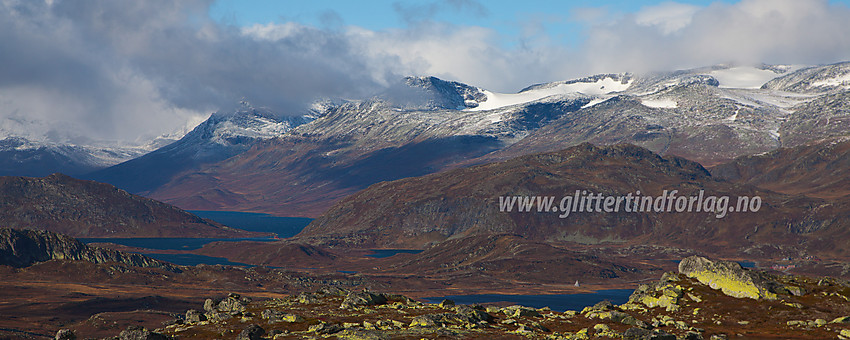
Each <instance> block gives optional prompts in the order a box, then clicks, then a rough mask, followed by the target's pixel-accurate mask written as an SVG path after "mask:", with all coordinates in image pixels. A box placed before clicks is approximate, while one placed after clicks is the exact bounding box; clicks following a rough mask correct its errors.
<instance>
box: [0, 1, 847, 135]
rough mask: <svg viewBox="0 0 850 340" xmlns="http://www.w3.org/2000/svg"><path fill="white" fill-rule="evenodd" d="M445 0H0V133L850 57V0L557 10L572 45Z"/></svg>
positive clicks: (165, 125)
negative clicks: (405, 84)
mask: <svg viewBox="0 0 850 340" xmlns="http://www.w3.org/2000/svg"><path fill="white" fill-rule="evenodd" d="M446 3H448V5H446V4H444V3H442V2H435V3H434V6H431V7H427V8H426V9H427V10H422V11H420V12H422V13H423V14H422V15H423V16H422V17H418V18H417V17H416V11H413V10H411V7H409V6H404V5H398V9H397V11H398V13H399V15H400V16H402V17H403V18H402V19H403V20H404V22H406V23H407V26H405V27H399V28H394V29H386V30H380V31H376V30H369V29H366V28H362V27H357V26H350V25H345V23H344V22H340V19H339V18H338V17H336V16H333V15H332V14H333V13H326V14H327V15H328V16H329V17H333V18H331V19H333V20H331V21H334V22H335V24H334V25H327V26H326V27H311V26H306V25H303V24H299V23H296V22H286V23H270V24H264V25H262V24H257V25H253V26H248V27H235V26H232V25H228V24H226V23H222V22H219V21H215V20H212V19H211V18H210V17H209V14H208V13H209V9H210V6H211V2H209V1H199V0H187V1H177V2H171V1H46V2H37V1H16V0H0V46H4V47H3V49H2V51H0V65H3V67H0V137H6V136H8V135H15V134H17V135H24V136H25V137H31V138H46V139H48V140H52V141H56V142H68V141H70V142H76V143H85V142H86V141H87V140H89V139H94V140H119V141H124V142H129V143H132V142H140V141H144V140H145V139H146V138H151V137H154V136H157V135H160V134H163V133H170V132H174V130H175V129H180V128H184V129H185V128H191V126H192V124H194V123H197V122H198V121H199V119H203V118H204V117H206V116H207V115H209V113H210V112H212V111H214V110H217V109H219V108H225V107H230V106H233V104H234V103H235V102H236V101H238V100H240V99H243V98H244V99H247V100H249V101H251V102H252V103H254V104H255V105H261V106H267V107H270V108H272V109H273V110H275V111H276V112H279V113H280V114H281V115H300V114H302V113H304V109H305V105H306V103H309V102H310V101H312V100H314V99H317V98H324V97H342V98H360V97H363V96H367V95H369V94H372V93H375V92H377V91H379V90H380V89H381V87H382V86H385V85H387V84H390V83H392V82H394V81H395V80H397V79H398V78H399V77H401V76H405V75H436V76H438V77H442V78H446V79H450V80H457V81H461V82H465V83H469V84H473V85H476V86H483V87H486V88H489V89H493V90H497V91H511V92H512V91H516V90H518V89H520V88H523V87H525V86H527V85H529V84H532V83H539V82H545V81H553V80H563V79H568V78H572V77H577V76H583V75H588V74H592V73H600V72H622V71H632V72H642V71H651V70H669V69H673V68H687V67H696V66H704V65H711V64H716V63H727V62H736V63H758V62H767V63H800V64H821V63H831V62H837V61H841V60H848V59H850V27H848V25H846V23H845V22H846V19H847V18H850V9H848V8H847V7H846V6H845V5H841V4H831V3H829V2H827V1H821V0H810V1H798V0H787V1H786V0H749V1H742V2H739V3H735V4H725V3H715V4H712V5H709V6H704V7H701V6H694V5H686V4H679V3H675V2H666V3H661V4H659V5H654V6H649V7H644V8H643V9H641V10H640V11H638V12H636V13H617V12H613V11H611V10H610V9H605V8H594V9H587V10H577V11H576V12H575V13H562V14H555V15H556V16H558V17H559V18H561V19H560V20H569V21H574V22H577V23H580V24H581V25H582V26H583V32H584V34H585V36H584V37H582V39H581V41H583V42H582V43H580V44H579V45H578V46H577V47H576V46H568V45H567V44H564V43H563V42H562V41H561V40H560V39H559V38H558V37H557V35H556V34H554V33H552V32H547V31H545V30H542V31H541V30H538V31H535V32H534V34H530V35H528V36H523V37H522V38H521V39H520V41H507V42H506V39H507V38H506V37H503V36H500V34H499V33H498V31H497V30H494V29H493V28H489V27H478V26H460V25H456V24H451V23H446V22H441V21H439V20H438V18H439V16H438V15H437V14H435V13H437V12H439V11H445V10H451V9H453V8H456V9H458V10H466V11H470V12H474V13H475V15H487V12H488V10H487V6H486V5H487V3H486V2H484V3H475V2H472V1H461V2H457V1H454V2H446ZM548 14H550V15H551V14H552V13H548ZM329 20H330V19H329ZM525 24H527V25H532V26H533V24H534V23H533V22H532V23H525Z"/></svg>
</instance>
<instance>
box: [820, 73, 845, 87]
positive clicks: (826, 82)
mask: <svg viewBox="0 0 850 340" xmlns="http://www.w3.org/2000/svg"><path fill="white" fill-rule="evenodd" d="M818 86H840V87H844V88H850V73H845V74H842V75H839V76H835V77H832V78H826V79H821V80H818V81H816V82H813V83H812V85H811V87H818Z"/></svg>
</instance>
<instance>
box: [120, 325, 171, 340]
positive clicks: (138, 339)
mask: <svg viewBox="0 0 850 340" xmlns="http://www.w3.org/2000/svg"><path fill="white" fill-rule="evenodd" d="M168 339H171V338H170V337H167V336H165V335H162V334H159V333H156V332H151V331H149V330H148V329H147V328H144V327H140V326H130V327H127V329H125V330H123V331H121V333H120V334H118V340H168Z"/></svg>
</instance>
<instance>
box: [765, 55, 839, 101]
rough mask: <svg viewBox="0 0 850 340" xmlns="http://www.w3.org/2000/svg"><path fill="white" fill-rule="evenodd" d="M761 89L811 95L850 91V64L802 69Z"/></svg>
mask: <svg viewBox="0 0 850 340" xmlns="http://www.w3.org/2000/svg"><path fill="white" fill-rule="evenodd" d="M762 88H763V89H766V90H779V91H788V92H797V93H811V94H814V93H824V92H835V91H846V90H850V62H842V63H837V64H832V65H826V66H815V67H809V68H803V69H800V70H797V71H795V72H791V73H789V74H788V75H785V76H782V77H779V78H776V79H773V80H771V81H769V82H767V83H766V84H764V86H763V87H762Z"/></svg>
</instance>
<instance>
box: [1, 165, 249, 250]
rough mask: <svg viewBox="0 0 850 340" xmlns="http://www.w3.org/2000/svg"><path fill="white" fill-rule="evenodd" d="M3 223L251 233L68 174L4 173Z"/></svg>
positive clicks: (120, 232) (120, 233)
mask: <svg viewBox="0 0 850 340" xmlns="http://www.w3.org/2000/svg"><path fill="white" fill-rule="evenodd" d="M0 225H2V226H4V227H11V228H21V229H38V230H48V231H53V232H59V233H62V234H66V235H70V236H74V237H240V236H241V237H250V236H251V235H258V233H250V232H245V231H243V230H238V229H233V228H229V227H227V226H224V225H221V224H218V223H216V222H213V221H209V220H204V219H202V218H200V217H198V216H195V215H192V214H190V213H187V212H185V211H183V210H180V209H178V208H176V207H173V206H170V205H168V204H165V203H161V202H157V201H154V200H152V199H148V198H144V197H140V196H136V195H132V194H129V193H127V192H126V191H124V190H121V189H118V188H116V187H114V186H112V185H109V184H103V183H97V182H93V181H85V180H78V179H74V178H71V177H68V176H65V175H62V174H53V175H50V176H47V177H43V178H33V177H0Z"/></svg>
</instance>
